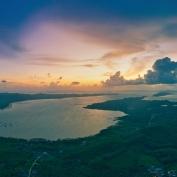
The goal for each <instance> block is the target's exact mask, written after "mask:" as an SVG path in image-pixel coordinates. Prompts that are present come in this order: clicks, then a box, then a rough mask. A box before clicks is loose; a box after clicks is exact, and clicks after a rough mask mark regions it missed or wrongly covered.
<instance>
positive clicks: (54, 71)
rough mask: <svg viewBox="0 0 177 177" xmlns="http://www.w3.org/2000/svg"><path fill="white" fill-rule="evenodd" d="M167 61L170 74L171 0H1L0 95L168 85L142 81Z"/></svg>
mask: <svg viewBox="0 0 177 177" xmlns="http://www.w3.org/2000/svg"><path fill="white" fill-rule="evenodd" d="M165 57H169V58H170V59H171V60H170V59H167V60H162V62H163V61H165V62H166V63H169V62H172V61H175V62H172V64H173V65H175V68H173V69H172V70H171V71H170V72H171V73H172V74H173V76H174V73H176V68H177V67H176V62H177V1H175V0H168V1H167V0H156V1H149V0H124V1H122V0H25V1H24V0H1V1H0V81H1V83H0V91H6V90H7V91H8V90H11V91H13V90H14V91H18V89H19V90H21V89H22V88H23V89H27V90H30V89H34V88H38V89H41V90H42V89H55V90H60V89H61V90H62V89H88V90H89V89H93V90H94V89H95V90H97V88H99V89H101V88H104V87H106V86H109V87H110V86H114V87H115V86H117V87H119V88H125V87H133V85H134V86H136V87H143V88H144V87H145V85H147V87H148V88H149V87H159V85H158V84H172V85H173V86H174V85H175V84H176V80H175V81H169V82H167V81H164V82H163V81H162V82H161V81H159V82H153V83H152V82H147V81H145V82H144V80H143V79H144V78H145V76H144V74H147V73H148V70H152V71H154V72H156V71H157V72H160V70H158V69H157V70H156V68H155V67H154V68H152V66H153V64H154V63H155V61H156V60H158V59H163V58H165ZM157 65H158V63H157ZM170 66H171V65H170ZM119 71H120V72H119ZM168 72H169V71H168ZM116 73H117V74H116ZM176 75H177V74H176ZM176 75H175V77H176ZM110 76H111V77H110ZM115 77H119V78H121V77H123V82H122V81H121V83H123V84H120V82H119V81H118V80H116V81H115V82H114V83H113V80H114V79H116V78H115ZM148 77H149V75H148ZM137 79H142V80H143V81H142V82H141V83H140V82H139V80H138V83H137V82H134V81H135V80H137ZM106 80H107V81H106ZM119 80H120V79H119ZM125 80H126V82H124V81H125ZM132 80H133V81H132ZM167 80H168V79H167ZM127 81H128V82H127ZM130 81H131V82H130ZM112 83H113V84H112ZM142 85H143V86H142ZM169 87H171V86H169Z"/></svg>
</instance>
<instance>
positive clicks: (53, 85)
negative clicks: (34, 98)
mask: <svg viewBox="0 0 177 177" xmlns="http://www.w3.org/2000/svg"><path fill="white" fill-rule="evenodd" d="M50 87H51V88H56V87H58V83H55V82H51V83H50Z"/></svg>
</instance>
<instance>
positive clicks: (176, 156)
mask: <svg viewBox="0 0 177 177" xmlns="http://www.w3.org/2000/svg"><path fill="white" fill-rule="evenodd" d="M143 98H144V97H138V98H125V99H122V100H111V101H106V102H103V103H95V104H93V105H88V106H87V107H86V108H87V109H101V110H114V111H116V110H120V111H123V112H125V113H126V114H127V115H126V116H124V117H122V118H121V119H120V118H119V120H121V122H119V123H118V124H117V125H116V126H112V127H109V128H108V129H106V130H103V131H101V132H100V133H99V134H97V135H95V136H91V137H86V138H79V139H67V140H58V141H48V140H44V139H32V140H30V141H27V140H22V139H13V138H3V137H1V138H0V171H1V177H11V176H19V177H20V176H23V177H25V176H26V177H28V176H29V174H28V173H29V170H30V168H31V167H32V170H31V171H30V176H38V177H68V176H70V177H78V176H79V177H117V176H119V177H149V176H150V177H151V176H153V175H152V174H150V173H149V172H148V167H150V166H157V167H163V169H164V171H165V174H166V173H167V171H170V170H176V169H177V141H176V140H177V128H176V127H177V116H176V114H177V106H176V105H177V103H174V102H169V101H147V100H143ZM35 160H36V161H35ZM34 162H35V163H34ZM32 165H34V166H32Z"/></svg>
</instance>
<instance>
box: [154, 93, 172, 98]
mask: <svg viewBox="0 0 177 177" xmlns="http://www.w3.org/2000/svg"><path fill="white" fill-rule="evenodd" d="M167 95H171V93H170V92H158V93H156V94H154V95H153V96H154V97H159V96H167Z"/></svg>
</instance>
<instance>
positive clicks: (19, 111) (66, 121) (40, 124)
mask: <svg viewBox="0 0 177 177" xmlns="http://www.w3.org/2000/svg"><path fill="white" fill-rule="evenodd" d="M123 97H125V95H116V96H115V95H114V96H113V95H112V96H98V97H83V98H66V99H56V100H55V99H54V100H37V101H24V102H19V103H14V104H12V107H11V108H8V109H5V110H0V136H3V137H15V138H24V139H31V138H45V139H50V140H57V139H64V138H77V137H85V136H89V135H94V134H97V133H98V132H99V131H100V130H102V129H105V128H107V127H108V126H111V125H115V124H116V123H117V121H115V120H114V119H115V118H116V117H121V116H124V115H125V114H124V113H123V112H120V111H101V110H89V109H84V108H83V107H84V106H86V105H88V104H92V103H95V102H103V101H106V100H110V99H120V98H123ZM126 97H129V95H126Z"/></svg>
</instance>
